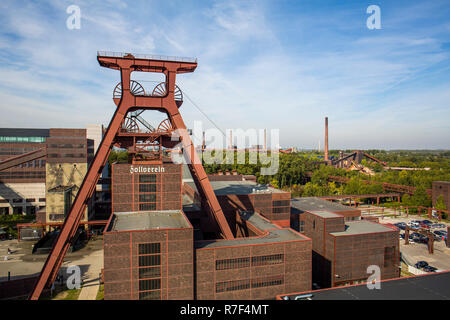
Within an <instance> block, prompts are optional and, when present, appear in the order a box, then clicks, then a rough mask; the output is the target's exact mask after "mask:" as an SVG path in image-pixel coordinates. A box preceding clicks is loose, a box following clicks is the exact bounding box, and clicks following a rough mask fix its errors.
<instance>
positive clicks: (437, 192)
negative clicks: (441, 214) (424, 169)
mask: <svg viewBox="0 0 450 320" xmlns="http://www.w3.org/2000/svg"><path fill="white" fill-rule="evenodd" d="M431 190H432V193H431V197H432V201H433V207H434V206H435V205H436V200H437V198H438V197H439V196H441V195H442V197H443V198H444V204H445V207H446V209H447V210H450V181H433V183H432V189H431Z"/></svg>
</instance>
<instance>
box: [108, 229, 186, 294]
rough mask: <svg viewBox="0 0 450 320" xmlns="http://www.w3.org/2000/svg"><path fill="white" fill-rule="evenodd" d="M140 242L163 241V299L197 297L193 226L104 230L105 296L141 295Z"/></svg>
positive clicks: (161, 243)
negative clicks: (129, 230)
mask: <svg viewBox="0 0 450 320" xmlns="http://www.w3.org/2000/svg"><path fill="white" fill-rule="evenodd" d="M140 243H160V245H161V277H160V279H161V299H162V300H174V299H183V300H184V299H187V300H191V299H193V298H194V291H193V290H194V288H193V286H194V283H193V274H194V269H193V261H194V258H193V230H192V229H169V230H149V231H135V232H109V233H105V234H104V283H105V284H104V288H105V300H137V299H139V256H138V248H139V244H140Z"/></svg>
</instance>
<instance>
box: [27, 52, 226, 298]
mask: <svg viewBox="0 0 450 320" xmlns="http://www.w3.org/2000/svg"><path fill="white" fill-rule="evenodd" d="M136 56H138V55H136ZM97 60H98V62H99V64H100V65H101V66H102V67H106V68H110V69H114V70H119V71H120V75H121V87H122V95H121V97H120V98H118V97H114V98H113V100H114V102H115V103H116V105H117V109H116V111H115V112H114V115H113V117H112V119H111V122H110V123H109V126H108V128H107V130H106V133H105V135H104V137H103V140H102V142H101V143H100V146H99V148H98V150H97V152H96V154H95V157H94V160H93V162H92V164H91V166H90V167H89V169H88V172H87V174H86V176H85V178H84V180H83V183H82V184H81V187H80V189H79V191H78V193H77V196H76V197H75V200H74V202H73V204H72V208H71V210H70V213H69V214H68V216H67V218H66V220H65V221H64V225H63V227H62V230H61V232H60V234H59V236H58V238H57V241H56V243H55V245H54V247H53V248H52V251H51V252H50V255H49V256H48V258H47V260H46V262H45V264H44V266H43V268H42V271H41V274H40V275H39V278H38V281H37V283H36V285H35V287H34V289H33V291H32V293H31V295H30V297H29V299H31V300H37V299H39V296H40V294H41V292H42V290H43V289H44V287H45V286H47V287H48V286H50V285H51V284H52V283H53V281H54V280H55V278H56V275H57V272H58V270H59V268H60V267H61V264H62V262H63V259H64V256H65V254H66V252H67V250H68V248H69V246H70V242H71V239H72V238H73V236H74V234H75V232H76V230H77V229H78V226H79V225H80V220H81V218H82V216H83V213H84V209H85V208H86V205H87V201H88V199H89V198H90V197H91V196H92V194H93V192H94V191H95V186H96V184H97V181H98V179H99V177H100V175H101V172H102V170H103V167H104V166H105V163H106V161H107V159H108V156H109V154H110V152H111V148H112V146H113V144H115V143H118V140H116V136H118V134H119V132H120V130H121V128H122V124H123V122H124V120H125V118H126V116H127V114H128V112H132V111H135V110H138V109H142V110H157V111H161V112H164V113H166V114H167V115H168V117H169V120H170V122H171V124H172V128H174V129H178V130H179V134H180V137H181V142H182V146H183V149H184V151H185V152H184V154H185V158H186V160H188V163H189V164H188V167H189V169H190V171H191V173H192V177H193V178H194V182H195V184H196V186H197V188H198V190H199V192H200V193H201V196H202V197H204V199H205V200H206V204H207V207H208V208H207V209H209V210H207V212H208V214H210V215H211V217H212V218H213V219H214V220H215V221H216V223H217V225H218V227H219V229H220V232H221V233H222V235H223V237H224V238H225V239H232V238H233V234H232V232H231V229H230V227H229V225H228V223H227V221H226V219H225V216H224V215H223V212H222V209H221V207H220V205H219V202H218V201H217V198H216V196H215V194H214V191H213V189H212V187H211V184H210V182H209V179H208V176H207V175H206V172H205V170H204V168H203V166H202V164H201V161H200V160H199V157H198V155H197V153H196V152H195V149H194V144H193V143H192V141H191V139H190V136H189V134H188V132H187V130H186V125H185V124H184V121H183V118H182V116H181V114H180V113H179V110H178V108H179V103H178V104H177V101H175V79H176V75H177V74H178V73H187V72H194V70H195V69H196V68H197V62H196V61H195V60H187V59H175V58H174V59H172V58H167V57H163V58H161V57H159V58H158V57H154V56H142V58H141V57H139V58H137V57H135V55H132V54H117V53H98V55H97ZM186 61H188V62H186ZM134 71H144V72H160V73H164V75H165V76H166V81H165V87H166V91H167V92H166V95H164V96H147V95H134V94H133V93H132V92H131V91H130V82H131V73H132V72H134Z"/></svg>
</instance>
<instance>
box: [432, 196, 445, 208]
mask: <svg viewBox="0 0 450 320" xmlns="http://www.w3.org/2000/svg"><path fill="white" fill-rule="evenodd" d="M434 207H435V208H436V209H437V210H447V206H446V205H445V202H444V196H443V195H442V194H441V195H440V196H439V197H437V199H436V204H435V205H434Z"/></svg>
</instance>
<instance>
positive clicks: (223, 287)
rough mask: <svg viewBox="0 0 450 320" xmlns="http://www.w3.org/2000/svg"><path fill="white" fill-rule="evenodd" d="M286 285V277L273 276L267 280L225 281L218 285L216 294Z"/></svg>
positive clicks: (266, 278)
mask: <svg viewBox="0 0 450 320" xmlns="http://www.w3.org/2000/svg"><path fill="white" fill-rule="evenodd" d="M283 283H284V276H283V275H278V276H271V277H265V278H255V279H252V280H250V279H245V280H234V281H224V282H217V283H216V293H221V292H228V291H238V290H246V289H250V288H252V289H256V288H263V287H270V286H278V285H282V284H283Z"/></svg>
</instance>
